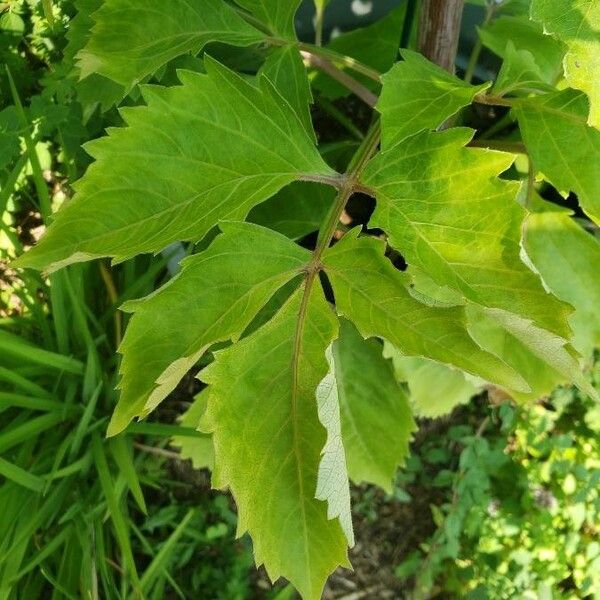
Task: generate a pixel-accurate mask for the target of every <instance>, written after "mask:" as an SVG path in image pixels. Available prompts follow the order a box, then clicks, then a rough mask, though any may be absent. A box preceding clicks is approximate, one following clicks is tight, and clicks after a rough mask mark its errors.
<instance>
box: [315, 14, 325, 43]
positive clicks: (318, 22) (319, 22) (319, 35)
mask: <svg viewBox="0 0 600 600" xmlns="http://www.w3.org/2000/svg"><path fill="white" fill-rule="evenodd" d="M324 16H325V7H324V6H323V5H322V4H317V14H316V16H315V46H322V45H323V20H324V19H323V18H324Z"/></svg>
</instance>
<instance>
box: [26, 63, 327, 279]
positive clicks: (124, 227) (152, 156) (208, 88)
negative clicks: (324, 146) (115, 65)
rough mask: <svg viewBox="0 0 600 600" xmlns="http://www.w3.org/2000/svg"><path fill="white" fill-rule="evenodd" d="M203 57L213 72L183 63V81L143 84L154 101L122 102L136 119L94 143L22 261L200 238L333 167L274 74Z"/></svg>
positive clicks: (37, 262) (119, 252)
mask: <svg viewBox="0 0 600 600" xmlns="http://www.w3.org/2000/svg"><path fill="white" fill-rule="evenodd" d="M205 62H206V67H207V72H208V73H207V74H206V75H204V74H199V73H192V72H180V77H181V80H182V83H183V85H181V86H176V87H172V88H160V87H155V86H147V87H145V88H144V95H145V97H146V100H147V102H148V106H142V107H137V108H127V109H123V111H122V114H123V117H124V118H125V120H126V121H127V123H128V125H129V126H128V127H124V128H119V129H112V130H111V131H110V135H109V136H108V137H105V138H102V139H100V140H97V141H94V142H90V143H89V144H88V145H87V150H88V151H89V152H90V153H91V154H92V156H94V158H96V162H95V163H94V164H93V165H92V166H91V167H90V168H89V169H88V172H87V173H86V175H85V176H84V177H83V178H82V179H81V180H80V181H79V182H78V183H77V184H76V190H77V193H76V195H75V197H74V198H73V200H72V201H70V202H68V203H67V204H66V205H65V206H64V207H63V208H62V209H61V210H60V211H59V212H58V213H57V215H56V218H55V220H54V222H53V223H52V225H51V227H50V228H49V230H48V232H47V233H46V235H45V236H44V237H43V238H42V239H41V241H40V243H39V244H38V245H37V246H36V247H34V248H33V249H32V250H31V251H30V252H28V253H27V254H25V255H24V256H23V257H21V259H20V261H18V266H25V267H34V268H44V267H46V268H48V270H50V271H52V270H55V269H57V268H59V267H61V266H64V265H66V264H69V263H73V262H79V261H82V260H89V259H91V258H96V257H100V256H112V257H115V258H116V259H117V260H123V259H125V258H129V257H131V256H134V255H136V254H139V253H141V252H152V251H154V252H155V251H158V250H161V249H163V248H164V247H165V246H167V245H168V244H169V243H171V242H173V241H177V240H199V239H201V238H202V237H203V236H204V235H205V234H206V233H207V232H208V231H209V230H210V229H211V228H212V227H213V226H214V225H216V224H217V223H218V222H219V221H220V220H224V219H229V220H242V219H244V218H245V217H246V215H247V213H248V211H249V210H250V209H251V208H252V207H253V206H254V205H256V204H259V203H260V202H262V201H264V200H266V199H267V198H269V197H270V196H272V195H273V194H274V193H275V192H277V191H278V190H279V189H281V188H282V187H284V186H285V185H287V184H288V183H290V182H291V181H293V180H295V179H299V178H301V177H302V176H303V174H307V173H320V174H324V175H331V174H332V173H333V171H332V170H331V169H330V168H329V167H328V166H327V165H326V164H325V162H324V161H323V159H322V158H321V157H320V156H319V153H318V152H317V150H316V148H315V146H314V144H313V142H312V140H311V139H310V137H309V136H308V134H307V133H306V131H305V129H304V127H303V126H302V124H301V122H300V120H299V119H298V117H297V116H296V114H295V113H294V111H293V109H292V108H291V107H290V105H289V104H288V103H287V102H283V101H282V98H281V96H280V95H279V93H278V92H277V91H276V90H275V89H274V88H273V86H272V84H271V83H270V82H269V81H268V80H266V79H264V78H262V79H260V80H259V82H258V86H254V85H252V83H250V82H248V81H245V80H244V79H243V78H241V77H240V76H238V75H236V74H235V73H233V72H232V71H229V70H228V69H226V68H225V67H223V66H221V65H220V64H218V63H217V62H215V61H213V60H206V61H205ZM115 157H118V160H115Z"/></svg>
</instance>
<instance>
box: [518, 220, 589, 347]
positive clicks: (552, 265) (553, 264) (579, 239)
mask: <svg viewBox="0 0 600 600" xmlns="http://www.w3.org/2000/svg"><path fill="white" fill-rule="evenodd" d="M524 241H525V249H526V251H527V254H528V255H529V257H530V258H531V260H532V262H533V264H534V265H535V268H536V269H537V270H538V272H539V273H540V275H541V276H542V279H543V280H544V282H545V284H546V285H547V286H548V287H549V288H550V289H551V290H552V292H553V293H554V294H556V296H558V297H559V298H560V299H561V300H564V301H565V302H568V303H569V304H572V305H573V306H574V307H575V312H574V313H573V314H572V315H571V316H570V317H569V321H570V323H571V326H572V327H573V332H574V334H575V340H574V342H573V345H574V346H575V348H576V349H577V350H578V351H579V352H581V354H582V355H583V356H584V357H585V358H586V359H589V358H590V357H591V355H592V351H593V350H594V348H600V314H599V312H598V307H599V306H600V278H599V277H598V274H599V273H600V243H599V242H598V240H597V239H596V238H594V237H593V236H592V235H590V234H588V233H586V232H585V231H584V230H583V229H582V228H581V227H579V226H578V225H577V224H576V223H575V222H574V221H573V220H572V219H571V218H570V217H569V216H568V215H566V214H564V213H553V212H541V213H536V214H532V215H530V216H529V217H528V219H527V222H526V228H525V239H524Z"/></svg>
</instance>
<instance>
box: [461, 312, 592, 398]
mask: <svg viewBox="0 0 600 600" xmlns="http://www.w3.org/2000/svg"><path fill="white" fill-rule="evenodd" d="M467 316H468V321H469V325H468V327H469V332H470V333H471V335H472V336H473V338H474V339H475V340H476V341H477V343H478V344H479V345H480V346H481V347H482V348H485V349H486V350H488V351H489V352H492V353H494V354H496V355H497V356H498V357H499V358H501V359H502V360H504V361H505V362H507V363H508V364H509V365H510V366H511V367H513V368H514V370H515V371H517V372H518V373H520V374H521V376H522V377H523V378H524V379H525V380H526V381H527V382H528V383H529V385H530V387H531V391H530V392H528V393H526V394H522V393H519V391H518V390H517V391H514V390H508V391H509V393H511V394H512V395H513V396H514V397H515V398H517V399H521V400H536V399H537V398H539V397H541V396H544V395H546V394H548V393H550V392H551V391H552V390H553V389H554V388H555V387H556V386H557V385H559V384H560V383H563V382H572V383H574V384H575V385H577V386H578V387H579V388H580V389H581V390H582V391H583V392H585V393H587V394H590V395H591V396H594V397H597V393H596V392H595V391H594V389H593V388H592V386H591V385H590V383H589V382H588V381H587V379H586V378H585V377H584V376H583V374H582V370H581V366H580V365H579V362H578V360H577V357H576V353H575V351H574V350H573V348H571V347H570V346H569V345H568V344H566V343H565V340H564V339H562V338H561V337H559V336H556V335H554V334H553V333H551V332H549V331H546V330H544V329H540V328H539V327H536V326H535V324H534V323H532V322H531V321H530V320H528V319H524V318H523V317H520V316H517V315H515V314H511V313H509V312H506V311H503V310H498V309H496V308H480V307H477V306H475V305H469V306H467Z"/></svg>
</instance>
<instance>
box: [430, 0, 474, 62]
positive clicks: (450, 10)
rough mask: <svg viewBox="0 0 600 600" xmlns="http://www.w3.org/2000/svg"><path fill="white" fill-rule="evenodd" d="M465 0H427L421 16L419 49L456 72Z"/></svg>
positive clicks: (431, 59) (434, 60)
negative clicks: (455, 65) (455, 62)
mask: <svg viewBox="0 0 600 600" xmlns="http://www.w3.org/2000/svg"><path fill="white" fill-rule="evenodd" d="M464 4H465V2H464V0H423V1H422V3H421V16H420V19H419V51H420V52H421V53H422V54H423V55H424V56H425V57H426V58H428V59H429V60H430V61H432V62H434V63H436V64H438V65H440V67H442V68H444V69H446V71H450V73H454V61H455V60H456V52H457V50H458V38H459V37H460V22H461V19H462V13H463V8H464Z"/></svg>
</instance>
